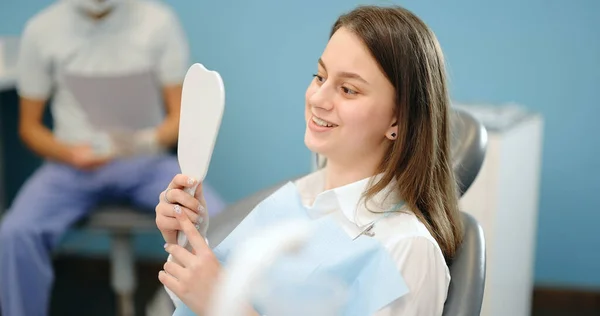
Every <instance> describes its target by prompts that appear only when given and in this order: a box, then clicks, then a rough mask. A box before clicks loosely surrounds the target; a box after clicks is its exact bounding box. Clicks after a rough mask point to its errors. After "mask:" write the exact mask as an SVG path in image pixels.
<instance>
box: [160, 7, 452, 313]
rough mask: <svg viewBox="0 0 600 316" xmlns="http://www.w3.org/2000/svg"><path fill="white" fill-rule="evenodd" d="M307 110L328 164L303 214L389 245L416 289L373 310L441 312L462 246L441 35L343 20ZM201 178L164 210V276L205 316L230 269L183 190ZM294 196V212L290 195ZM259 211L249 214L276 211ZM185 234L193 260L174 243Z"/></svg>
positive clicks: (304, 198)
mask: <svg viewBox="0 0 600 316" xmlns="http://www.w3.org/2000/svg"><path fill="white" fill-rule="evenodd" d="M305 107H306V110H305V119H306V134H305V144H306V146H307V147H308V148H309V149H310V150H311V151H313V152H316V153H319V154H320V155H322V156H324V157H326V159H327V164H326V167H325V168H324V169H323V170H321V171H318V172H315V173H313V174H310V175H308V176H306V177H304V178H302V179H299V180H297V181H296V182H295V183H294V184H293V188H294V190H295V192H296V193H297V194H298V195H299V200H300V201H301V203H302V206H303V207H304V208H305V210H306V212H307V214H309V217H310V218H311V219H315V220H316V219H319V218H321V217H323V216H325V215H332V214H339V215H340V216H334V217H333V218H334V220H335V221H336V225H338V226H339V227H340V228H342V230H343V232H344V233H345V234H346V235H347V237H348V240H353V238H354V237H356V236H358V234H360V232H361V228H362V227H364V225H365V224H367V223H371V222H373V221H376V222H377V224H376V225H375V226H374V228H373V230H372V234H370V235H371V236H368V235H362V236H361V237H360V238H359V239H357V240H370V241H375V242H377V243H378V244H379V245H380V246H381V247H382V248H383V249H385V252H386V254H387V256H389V258H391V260H392V262H393V263H394V269H395V270H396V271H397V272H399V275H401V278H402V279H403V281H404V283H405V284H406V287H407V288H408V293H400V292H398V295H394V296H393V297H391V298H390V299H389V301H381V302H379V303H378V304H380V305H381V304H384V305H382V306H376V307H375V310H369V311H368V312H369V313H368V314H375V315H378V316H383V315H441V314H442V310H443V306H444V302H445V300H446V295H447V290H448V286H449V283H450V275H449V270H448V266H447V262H448V260H450V259H451V258H452V257H453V255H454V253H455V251H456V249H457V247H458V246H459V245H460V243H461V236H462V227H461V223H460V217H459V211H458V202H457V197H458V194H457V187H456V183H455V179H454V176H453V172H452V169H451V163H450V148H449V143H450V133H449V127H450V121H449V120H450V116H449V115H450V113H449V111H450V103H449V98H448V93H447V84H446V77H445V68H444V58H443V55H442V51H441V49H440V46H439V43H438V41H437V39H436V37H435V35H434V34H433V32H432V31H431V30H430V29H429V28H428V27H427V26H426V25H425V24H424V23H423V22H422V21H421V20H420V19H419V18H418V17H416V16H415V15H414V14H412V13H411V12H409V11H407V10H406V9H403V8H401V7H376V6H362V7H358V8H356V9H355V10H353V11H351V12H349V13H347V14H344V15H342V16H340V17H339V19H338V20H337V21H336V22H335V24H334V26H333V28H332V30H331V35H330V40H329V42H328V44H327V46H326V48H325V50H324V52H323V54H322V55H321V57H320V58H319V59H318V63H317V71H316V73H315V75H314V79H313V80H312V82H311V83H310V85H309V86H308V89H307V91H306V106H305ZM193 182H194V181H193V179H188V178H187V177H186V176H184V175H177V176H176V177H175V178H174V179H173V181H172V183H171V184H170V186H169V190H167V191H165V192H166V193H167V194H166V196H165V193H164V192H163V194H162V195H161V199H160V203H159V204H158V206H157V208H156V211H157V225H158V227H159V229H160V230H161V232H162V233H163V236H164V237H165V240H166V242H167V244H166V249H167V252H169V253H170V254H171V255H172V256H173V257H174V258H176V259H177V262H180V263H179V264H177V263H174V262H171V261H170V262H167V263H166V264H165V267H164V268H165V271H166V272H165V271H161V272H160V274H159V279H160V281H161V282H162V283H163V284H164V285H165V286H166V287H167V288H169V289H171V290H172V291H173V292H174V293H175V294H176V295H178V296H179V297H180V298H181V299H182V301H183V302H184V303H185V304H186V305H187V307H189V308H190V309H191V310H192V311H194V312H195V313H198V314H202V313H203V312H204V311H205V310H206V307H207V302H208V300H209V296H210V295H209V294H208V293H211V290H212V288H213V286H214V284H215V280H216V279H217V276H218V275H219V273H221V270H222V268H221V263H220V262H219V260H218V259H217V256H216V255H215V253H214V252H213V251H212V250H211V249H210V248H209V247H207V245H206V244H205V243H204V241H203V239H202V238H201V237H200V235H199V234H198V233H197V232H196V231H195V229H194V225H193V222H194V221H195V220H196V218H197V211H196V210H198V209H202V205H203V199H202V193H201V191H202V190H201V188H199V189H198V190H197V194H196V196H195V197H192V196H191V195H188V194H186V193H184V192H183V191H182V189H183V188H185V187H187V186H190V185H191V184H193ZM282 190H283V189H282ZM277 194H278V193H275V195H277ZM279 194H283V193H279ZM288 198H289V199H287V200H286V201H289V204H290V205H293V203H294V201H293V196H292V195H289V196H288ZM281 200H282V199H281V196H279V201H281ZM283 200H285V199H283ZM279 203H284V204H285V202H279ZM259 206H260V204H259ZM257 208H258V209H259V210H257V209H255V210H253V212H252V213H254V212H266V214H268V212H270V211H275V210H265V209H264V208H265V206H264V205H263V207H262V208H263V209H260V207H257ZM252 213H251V214H250V215H249V216H252ZM186 214H187V215H188V216H186ZM384 214H386V215H385V216H384ZM387 215H389V216H387ZM240 226H244V222H242V224H240ZM236 229H237V228H236ZM178 230H183V231H184V232H185V233H186V235H187V236H188V238H189V240H190V242H191V243H192V245H193V247H194V251H193V252H189V251H187V250H185V249H183V248H181V247H179V246H177V245H176V242H175V239H176V238H175V234H176V231H178ZM234 232H235V231H234ZM232 240H233V241H232V242H230V243H235V238H233V237H232ZM225 241H227V239H226V240H225ZM314 242H316V243H318V242H319V241H318V240H317V241H314ZM345 245H346V244H345ZM347 245H352V244H350V243H349V244H347ZM218 247H219V246H218ZM218 247H217V248H218ZM349 247H352V246H349ZM344 251H345V250H344ZM350 251H351V249H350ZM332 252H336V251H335V249H333V251H332ZM219 259H221V258H219ZM324 260H325V261H326V260H327V259H324ZM319 264H320V265H323V264H325V265H326V264H329V262H320V263H319ZM336 269H337V268H333V269H331V271H337V270H336ZM364 271H366V272H364V273H374V274H376V273H377V272H369V270H367V269H366V268H365V270H364ZM332 273H333V272H332ZM374 277H375V276H373V277H372V276H370V275H368V276H367V278H366V279H372V278H374ZM347 281H349V284H354V283H357V282H354V283H353V280H351V279H350V280H347ZM380 281H381V282H380V283H382V282H383V281H384V280H380ZM380 283H377V282H375V283H374V288H377V286H378V284H380ZM352 286H355V285H352ZM353 290H354V291H355V292H353V293H354V295H355V297H353V299H354V300H361V302H362V303H365V302H366V303H368V304H371V306H375V305H374V304H375V303H373V302H375V301H376V300H378V297H379V296H380V295H379V296H377V295H374V294H372V292H376V291H375V290H373V288H370V289H367V288H360V287H356V288H353ZM396 290H397V289H396ZM394 291H395V290H394ZM349 304H351V303H349ZM371 308H373V307H371ZM365 313H366V309H365ZM348 315H349V314H348ZM364 315H366V314H364Z"/></svg>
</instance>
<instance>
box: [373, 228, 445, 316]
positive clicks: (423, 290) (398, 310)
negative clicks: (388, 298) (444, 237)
mask: <svg viewBox="0 0 600 316" xmlns="http://www.w3.org/2000/svg"><path fill="white" fill-rule="evenodd" d="M390 254H391V255H392V257H393V259H394V261H396V262H397V264H398V267H399V269H400V271H401V273H402V277H403V278H404V280H405V281H406V285H407V286H408V288H409V293H408V294H406V295H404V296H402V297H400V298H398V299H397V300H395V301H394V302H392V303H390V304H389V305H388V306H386V307H384V308H383V309H381V310H379V311H378V312H377V313H375V314H374V316H433V315H442V311H443V308H444V303H445V301H446V296H447V293H448V287H449V285H450V272H449V270H448V267H447V265H446V262H445V260H444V256H443V254H442V252H441V250H440V249H439V247H438V246H437V245H436V244H435V243H434V242H433V241H431V240H429V239H428V238H426V237H411V238H404V239H401V240H399V241H397V242H395V243H393V246H392V247H391V249H390Z"/></svg>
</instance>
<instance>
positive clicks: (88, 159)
mask: <svg viewBox="0 0 600 316" xmlns="http://www.w3.org/2000/svg"><path fill="white" fill-rule="evenodd" d="M69 150H70V158H69V161H68V163H69V164H70V165H72V166H73V167H75V168H77V169H80V170H93V169H96V168H98V167H101V166H103V165H104V164H106V163H108V162H109V161H110V160H111V157H110V156H99V155H97V154H96V153H95V152H94V149H93V148H92V147H91V146H89V145H74V146H72V147H71V148H70V149H69Z"/></svg>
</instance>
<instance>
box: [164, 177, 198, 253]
mask: <svg viewBox="0 0 600 316" xmlns="http://www.w3.org/2000/svg"><path fill="white" fill-rule="evenodd" d="M195 184H196V180H194V179H191V178H189V177H187V176H185V175H182V174H178V175H176V176H175V177H174V178H173V180H172V181H171V183H170V184H169V186H168V188H167V189H166V190H165V191H163V192H162V193H161V194H160V197H159V203H158V205H156V226H157V227H158V229H159V230H160V232H161V233H162V236H163V238H164V239H165V241H166V242H167V243H169V244H176V243H177V231H179V230H182V227H181V225H180V222H181V221H179V220H177V218H176V215H177V212H180V213H181V214H184V215H186V216H187V218H188V219H189V220H190V221H191V223H194V224H196V223H198V221H199V219H200V218H202V216H200V214H202V215H204V214H206V201H205V200H204V195H203V194H202V183H200V184H199V185H198V188H196V193H195V195H194V196H192V195H190V194H188V193H186V192H185V191H183V190H184V189H185V188H190V187H193V186H194V185H195ZM192 226H194V225H192Z"/></svg>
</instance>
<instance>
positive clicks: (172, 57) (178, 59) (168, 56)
mask: <svg viewBox="0 0 600 316" xmlns="http://www.w3.org/2000/svg"><path fill="white" fill-rule="evenodd" d="M162 35H163V37H162V38H163V43H164V45H163V47H162V51H161V52H160V54H159V58H158V77H159V80H160V81H161V83H162V85H163V86H169V85H176V84H181V83H182V82H183V78H184V76H185V73H186V72H187V69H188V68H189V66H190V64H189V63H190V61H189V59H190V57H189V55H190V54H189V44H188V41H187V38H186V35H185V32H184V31H183V28H182V26H181V24H180V22H179V20H178V19H177V16H176V15H175V14H174V13H173V12H171V11H169V14H168V18H167V21H166V23H165V24H164V29H163V32H162Z"/></svg>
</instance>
